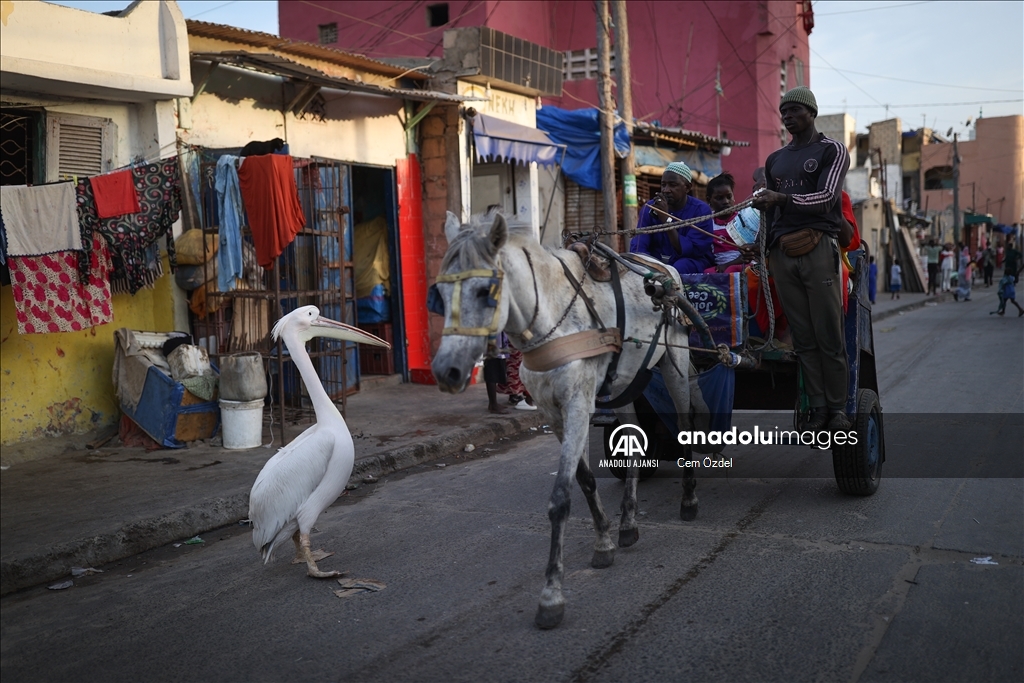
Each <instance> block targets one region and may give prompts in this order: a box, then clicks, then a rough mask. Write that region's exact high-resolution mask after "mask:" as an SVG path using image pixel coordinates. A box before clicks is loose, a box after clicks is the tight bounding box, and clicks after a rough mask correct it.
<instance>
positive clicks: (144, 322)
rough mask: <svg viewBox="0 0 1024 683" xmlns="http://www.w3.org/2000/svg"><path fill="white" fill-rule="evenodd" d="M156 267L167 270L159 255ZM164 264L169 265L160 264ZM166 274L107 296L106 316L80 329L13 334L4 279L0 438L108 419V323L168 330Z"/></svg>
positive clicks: (111, 406)
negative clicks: (109, 311)
mask: <svg viewBox="0 0 1024 683" xmlns="http://www.w3.org/2000/svg"><path fill="white" fill-rule="evenodd" d="M164 270H165V271H168V267H167V261H166V258H165V259H164ZM168 272H169V271H168ZM172 287H174V285H173V282H172V278H171V277H170V276H164V277H163V278H161V279H160V280H159V282H157V285H156V287H155V288H154V289H146V290H142V291H141V292H139V293H138V294H136V295H135V296H134V297H133V296H129V295H127V294H119V295H117V296H115V297H114V299H113V309H114V321H113V322H112V323H110V324H107V325H101V326H99V327H93V328H90V329H88V330H84V331H82V332H60V333H57V334H27V335H21V334H18V322H17V318H16V316H15V310H14V297H13V296H12V295H11V288H10V287H3V288H2V290H0V443H3V444H5V445H6V444H11V443H18V442H21V441H28V440H30V439H36V438H40V437H44V436H58V435H61V434H73V433H77V432H84V431H88V430H90V429H95V428H97V427H103V426H106V425H110V424H114V423H115V422H116V421H117V419H118V417H119V415H120V410H119V408H118V405H117V399H116V398H115V396H114V385H113V382H112V381H111V370H112V368H113V364H114V330H116V329H117V328H119V327H128V328H131V329H135V330H154V331H165V332H166V331H169V330H171V329H173V324H174V314H173V309H172V308H171V306H170V303H169V302H170V300H171V288H172Z"/></svg>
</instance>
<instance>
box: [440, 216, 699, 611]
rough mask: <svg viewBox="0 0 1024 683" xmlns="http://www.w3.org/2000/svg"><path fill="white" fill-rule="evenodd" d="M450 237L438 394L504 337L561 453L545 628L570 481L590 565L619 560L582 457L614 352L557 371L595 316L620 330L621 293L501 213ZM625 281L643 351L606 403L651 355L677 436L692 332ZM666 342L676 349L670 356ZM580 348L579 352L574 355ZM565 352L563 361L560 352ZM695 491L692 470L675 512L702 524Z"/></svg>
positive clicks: (627, 500) (630, 501)
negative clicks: (586, 512) (581, 508)
mask: <svg viewBox="0 0 1024 683" xmlns="http://www.w3.org/2000/svg"><path fill="white" fill-rule="evenodd" d="M445 236H446V237H447V239H448V245H449V247H448V252H447V253H446V254H445V257H444V260H443V261H442V263H441V273H440V275H439V276H438V278H437V288H438V290H439V292H440V294H441V296H442V298H443V300H444V308H445V329H444V334H443V337H442V339H441V345H440V347H439V348H438V351H437V355H436V356H435V357H434V361H433V365H432V369H433V372H434V377H435V378H436V379H437V383H438V386H439V387H440V389H441V391H447V392H450V393H458V392H461V391H463V390H464V389H465V388H466V385H467V384H468V383H469V379H470V376H471V374H472V371H473V366H474V365H475V364H476V362H477V361H478V360H479V359H480V358H481V357H482V356H483V355H484V353H485V352H486V350H487V344H488V339H489V338H491V339H493V337H494V335H496V334H497V332H498V331H500V330H504V331H505V332H506V334H508V336H509V338H510V339H511V340H512V343H513V344H514V345H515V346H516V348H518V349H520V350H522V351H523V353H524V362H523V366H522V367H521V369H520V377H521V379H522V380H523V383H524V384H525V385H526V387H527V388H528V389H529V390H530V394H531V395H532V396H533V398H534V400H535V401H536V403H537V405H538V406H539V407H540V408H541V409H542V410H543V411H544V413H545V414H546V416H547V418H548V420H549V421H550V424H551V427H552V429H553V430H554V432H555V434H556V435H557V437H558V440H559V441H560V442H561V444H562V448H561V456H560V458H559V463H558V474H557V476H556V479H555V486H554V489H553V490H552V492H551V499H550V502H549V504H548V517H549V518H550V520H551V554H550V557H549V560H548V565H547V571H546V584H545V586H544V590H543V591H542V592H541V596H540V605H539V607H538V609H537V616H536V623H537V625H538V626H539V627H540V628H553V627H555V626H557V625H558V624H559V623H560V622H561V620H562V617H563V615H564V612H565V598H564V596H563V595H562V574H563V567H562V544H563V536H564V531H565V524H566V522H567V520H568V518H569V502H570V495H569V494H570V490H569V487H570V486H571V482H572V478H573V476H574V475H575V477H576V481H577V482H579V485H580V488H582V489H583V493H584V495H585V496H586V499H587V504H588V505H589V506H590V512H591V514H592V516H593V518H594V528H595V530H596V531H597V542H596V543H595V545H594V555H593V558H592V560H591V566H593V567H595V568H604V567H610V566H611V565H612V563H613V561H614V559H615V543H614V542H613V541H612V538H611V535H610V533H609V529H610V526H611V525H610V523H609V520H608V517H607V515H606V514H605V512H604V508H603V507H602V506H601V499H600V498H599V496H598V494H597V482H596V480H595V478H594V473H593V472H592V471H591V470H590V467H589V465H588V464H587V458H586V457H584V456H585V454H586V451H587V444H588V435H589V430H590V415H591V413H592V412H593V410H594V401H595V398H596V395H597V392H598V389H599V387H600V386H601V385H602V383H603V381H604V379H605V375H606V371H607V369H608V366H609V363H610V362H611V359H612V355H613V354H612V352H611V351H610V350H605V351H604V352H601V353H599V355H590V356H589V357H581V358H577V359H576V360H570V361H568V362H564V363H563V364H559V363H560V360H559V358H558V356H559V353H557V352H553V350H554V349H556V348H557V347H559V346H560V342H561V345H564V344H565V342H567V341H569V338H570V335H573V334H577V333H579V334H581V336H583V337H588V335H589V337H588V340H589V341H593V340H594V333H590V332H588V331H589V330H594V329H595V328H596V327H597V324H596V322H595V316H594V313H596V314H597V316H598V317H599V318H600V319H601V320H602V321H605V322H606V324H608V323H610V324H612V325H614V324H615V321H616V305H615V296H614V293H613V289H612V286H611V285H610V284H606V283H595V282H594V281H592V280H586V279H585V277H584V273H583V264H582V262H581V260H580V258H579V257H578V256H577V255H576V254H575V253H573V252H570V251H566V250H549V249H546V248H544V247H542V246H541V245H540V244H539V243H538V242H537V240H536V239H535V238H534V237H533V236H532V233H531V231H530V228H529V227H528V226H516V225H512V226H510V225H507V224H506V222H505V219H504V218H503V217H502V216H501V215H500V214H495V213H491V214H488V215H487V216H484V217H482V218H481V217H476V218H474V219H473V222H471V223H470V224H468V225H465V226H463V225H461V224H460V222H459V220H458V218H456V217H455V215H453V214H452V213H450V212H449V213H448V219H447V221H446V223H445ZM560 261H561V263H559V262H560ZM563 264H564V265H563ZM565 267H567V268H568V269H569V270H570V271H571V273H572V275H573V277H574V279H575V280H576V282H583V283H584V284H583V294H576V293H575V292H576V289H575V287H574V285H573V284H572V282H571V281H570V279H569V277H568V276H567V275H566V273H565ZM621 283H622V296H623V301H624V308H625V329H624V330H621V338H622V339H627V338H633V339H641V340H648V341H647V342H645V343H643V344H640V345H639V348H638V344H636V343H633V342H630V343H626V344H623V345H622V354H621V356H620V358H619V362H618V368H617V373H616V379H615V380H614V381H613V382H612V383H611V385H610V387H611V391H610V394H611V395H612V396H618V395H619V394H620V393H621V392H622V391H623V389H625V388H626V387H627V386H628V385H629V384H630V382H631V381H632V379H633V378H634V376H636V374H637V373H638V371H639V370H640V368H641V365H643V364H644V361H645V358H646V359H647V367H653V366H655V365H659V366H660V367H661V369H662V373H663V375H664V378H665V384H666V385H667V387H668V390H669V392H670V393H671V395H672V398H673V401H674V403H675V405H676V410H677V414H678V415H680V416H681V417H680V422H681V424H680V429H684V428H685V427H686V426H685V424H682V422H684V421H685V420H686V417H684V416H688V414H689V393H688V382H687V378H686V376H684V375H682V374H680V372H679V371H678V370H677V368H679V369H682V371H683V372H686V371H687V370H688V368H689V366H690V363H689V352H688V350H687V349H686V348H680V347H685V346H686V345H687V331H686V329H685V328H684V327H683V326H682V325H680V324H678V323H676V322H671V323H669V324H667V325H666V326H665V327H664V328H659V323H660V322H661V320H662V315H661V313H659V312H655V311H653V309H652V306H651V299H650V297H648V296H647V295H646V294H645V293H644V289H643V281H642V279H641V278H640V277H639V276H637V275H634V274H630V273H627V274H624V275H622V279H621ZM585 297H589V298H590V300H591V301H592V305H593V308H594V309H596V310H595V311H594V312H593V313H592V312H591V311H589V310H588V307H587V305H586V302H585V301H584V299H585ZM658 329H661V330H662V332H661V334H659V335H658V343H657V344H656V345H655V350H654V352H653V354H652V355H651V356H650V357H649V358H648V357H647V356H648V350H649V347H650V343H651V342H650V341H649V340H652V339H653V338H654V336H655V332H656V330H658ZM602 339H603V340H604V341H607V337H603V338H601V339H598V342H600V341H601V340H602ZM665 343H667V344H669V345H672V346H668V347H666V345H665ZM579 347H580V345H578V344H577V345H575V346H574V347H573V348H575V349H578V348H579ZM573 348H570V349H568V351H572V350H573ZM597 351H600V348H598V349H597ZM593 352H594V351H591V353H593ZM561 355H562V361H564V357H565V354H564V353H563V354H561ZM539 356H540V357H541V358H540V360H537V359H538V357H539ZM544 356H546V358H545V357H544ZM553 364H554V365H555V366H554V367H552V365H553ZM531 366H532V367H531ZM615 412H616V415H617V416H618V418H619V420H620V422H621V423H622V424H631V425H637V424H639V423H638V422H637V418H636V414H635V412H634V410H633V407H632V405H631V404H628V405H626V406H625V407H623V408H618V409H616V411H615ZM636 486H637V471H636V469H635V468H630V469H629V476H628V477H627V479H626V485H625V492H624V495H623V499H622V506H621V512H622V515H621V520H620V523H619V538H618V544H619V545H620V546H622V547H627V546H630V545H632V544H634V543H636V541H637V539H638V538H639V531H638V530H637V525H636V509H637V504H636ZM694 486H695V480H694V476H693V471H692V470H689V471H685V472H684V480H683V501H682V507H681V508H680V512H681V516H682V517H683V518H684V519H693V518H694V517H695V516H696V512H697V497H696V496H695V495H694Z"/></svg>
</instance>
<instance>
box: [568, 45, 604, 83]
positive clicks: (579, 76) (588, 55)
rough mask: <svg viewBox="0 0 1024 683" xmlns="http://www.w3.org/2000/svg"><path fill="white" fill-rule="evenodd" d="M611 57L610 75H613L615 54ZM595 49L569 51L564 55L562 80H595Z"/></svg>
mask: <svg viewBox="0 0 1024 683" xmlns="http://www.w3.org/2000/svg"><path fill="white" fill-rule="evenodd" d="M610 57H611V65H612V68H611V73H612V75H615V54H614V53H613V54H612V55H610ZM597 75H598V73H597V48H596V47H588V48H585V49H583V50H569V51H568V52H566V53H565V62H564V68H563V71H562V79H563V80H566V81H588V80H595V79H597Z"/></svg>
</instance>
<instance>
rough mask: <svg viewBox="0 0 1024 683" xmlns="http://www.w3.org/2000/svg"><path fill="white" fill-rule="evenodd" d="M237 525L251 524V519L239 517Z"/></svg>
mask: <svg viewBox="0 0 1024 683" xmlns="http://www.w3.org/2000/svg"><path fill="white" fill-rule="evenodd" d="M238 526H252V520H251V519H240V520H238Z"/></svg>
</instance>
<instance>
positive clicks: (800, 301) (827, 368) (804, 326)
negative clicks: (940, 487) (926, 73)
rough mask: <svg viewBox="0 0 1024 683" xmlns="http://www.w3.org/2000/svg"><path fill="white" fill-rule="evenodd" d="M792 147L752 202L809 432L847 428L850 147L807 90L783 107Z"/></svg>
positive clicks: (769, 164)
mask: <svg viewBox="0 0 1024 683" xmlns="http://www.w3.org/2000/svg"><path fill="white" fill-rule="evenodd" d="M779 111H780V113H781V114H782V124H783V125H784V126H785V128H786V130H787V131H789V134H790V135H791V136H792V139H791V141H790V143H789V144H788V145H786V146H785V147H783V148H782V149H779V150H777V151H775V152H773V153H772V154H770V155H769V156H768V159H767V161H766V162H765V180H766V190H765V191H764V193H762V194H761V195H760V196H759V197H758V198H756V199H755V200H754V204H753V205H754V207H755V208H758V209H764V210H765V213H766V218H767V225H768V231H769V232H768V247H769V256H768V269H769V272H770V273H771V274H772V277H773V278H774V280H775V285H776V287H777V288H778V292H779V298H780V299H781V300H782V308H783V311H785V313H786V317H787V318H788V319H789V324H790V328H791V329H792V332H793V346H794V348H795V349H796V352H797V356H798V358H799V360H800V368H801V371H802V373H803V380H804V388H805V391H806V394H807V398H808V402H809V404H810V407H811V418H810V422H809V423H808V424H806V425H805V426H804V429H807V430H820V429H825V428H828V429H830V430H833V431H838V430H847V429H850V428H851V426H852V425H851V423H850V420H849V418H848V417H847V415H846V397H847V389H848V383H849V368H848V364H847V359H846V343H845V338H844V334H843V303H842V302H843V296H842V294H843V293H842V270H841V268H842V266H841V255H840V249H839V243H838V237H839V233H840V229H841V228H842V226H843V213H842V200H841V194H842V190H843V180H844V178H845V177H846V171H847V169H848V168H849V165H850V157H849V154H848V153H847V151H846V146H845V145H844V144H842V143H840V142H837V141H835V140H832V139H830V138H827V137H825V135H823V134H821V133H819V132H818V131H817V130H816V128H815V125H814V119H815V118H816V117H817V115H818V103H817V101H816V100H815V97H814V94H813V93H812V92H811V91H810V89H809V88H806V87H804V86H800V87H797V88H793V89H792V90H790V91H789V92H787V93H786V94H785V95H784V96H783V97H782V101H781V103H780V105H779Z"/></svg>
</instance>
